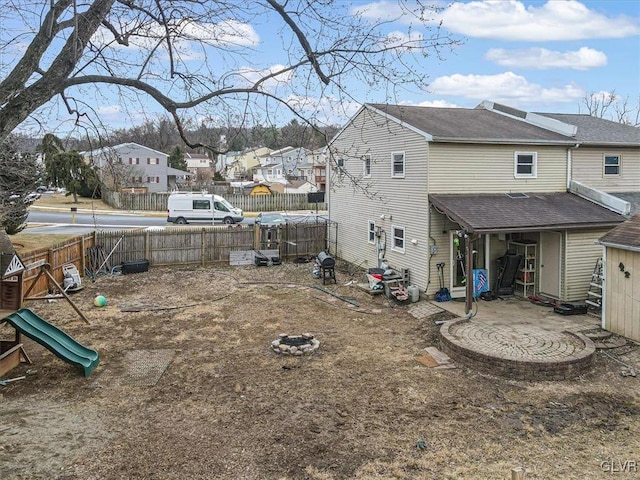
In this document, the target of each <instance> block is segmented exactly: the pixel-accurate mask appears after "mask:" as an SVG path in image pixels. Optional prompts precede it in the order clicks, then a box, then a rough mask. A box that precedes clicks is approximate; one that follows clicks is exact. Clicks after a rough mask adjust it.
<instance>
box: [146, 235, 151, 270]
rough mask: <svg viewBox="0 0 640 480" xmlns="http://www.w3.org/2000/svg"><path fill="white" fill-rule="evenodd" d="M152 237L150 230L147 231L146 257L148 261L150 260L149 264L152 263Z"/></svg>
mask: <svg viewBox="0 0 640 480" xmlns="http://www.w3.org/2000/svg"><path fill="white" fill-rule="evenodd" d="M150 235H151V233H150V232H149V230H147V232H146V235H145V236H144V256H145V258H146V259H147V260H149V263H151V240H150Z"/></svg>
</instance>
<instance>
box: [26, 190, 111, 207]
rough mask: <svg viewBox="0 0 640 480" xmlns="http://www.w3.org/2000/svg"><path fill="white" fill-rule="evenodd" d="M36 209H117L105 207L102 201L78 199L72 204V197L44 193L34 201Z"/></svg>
mask: <svg viewBox="0 0 640 480" xmlns="http://www.w3.org/2000/svg"><path fill="white" fill-rule="evenodd" d="M34 205H35V206H36V207H49V208H61V209H64V210H66V211H69V209H70V208H71V207H76V208H82V209H90V210H111V211H117V209H115V208H113V207H111V206H110V205H107V204H106V203H104V202H103V201H102V200H97V199H91V198H82V197H78V203H74V202H73V196H72V195H69V196H65V195H62V194H60V193H46V194H44V195H42V196H41V197H40V198H39V199H38V200H36V201H35V203H34Z"/></svg>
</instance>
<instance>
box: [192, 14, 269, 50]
mask: <svg viewBox="0 0 640 480" xmlns="http://www.w3.org/2000/svg"><path fill="white" fill-rule="evenodd" d="M180 27H181V32H182V34H183V35H185V36H186V37H187V38H189V39H190V40H202V41H205V42H208V43H211V44H215V45H233V46H239V47H250V46H254V45H257V44H258V43H260V37H259V36H258V34H257V32H256V31H255V30H254V29H253V26H251V25H249V24H247V23H241V22H238V21H236V20H224V21H222V22H219V23H195V22H192V21H186V22H183V23H182V24H181V25H180Z"/></svg>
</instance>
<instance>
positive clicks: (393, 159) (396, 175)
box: [391, 152, 407, 178]
mask: <svg viewBox="0 0 640 480" xmlns="http://www.w3.org/2000/svg"><path fill="white" fill-rule="evenodd" d="M396 155H402V173H396V169H395V165H396ZM406 170H407V156H406V154H405V152H391V178H404V177H405V174H406Z"/></svg>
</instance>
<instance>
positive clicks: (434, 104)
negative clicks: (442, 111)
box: [412, 100, 461, 108]
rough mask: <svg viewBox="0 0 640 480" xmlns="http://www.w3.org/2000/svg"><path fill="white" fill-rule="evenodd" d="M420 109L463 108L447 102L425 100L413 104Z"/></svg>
mask: <svg viewBox="0 0 640 480" xmlns="http://www.w3.org/2000/svg"><path fill="white" fill-rule="evenodd" d="M412 105H417V106H418V107H437V108H461V107H460V105H456V104H455V103H451V102H447V101H446V100H425V101H424V102H420V103H416V104H412Z"/></svg>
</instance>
